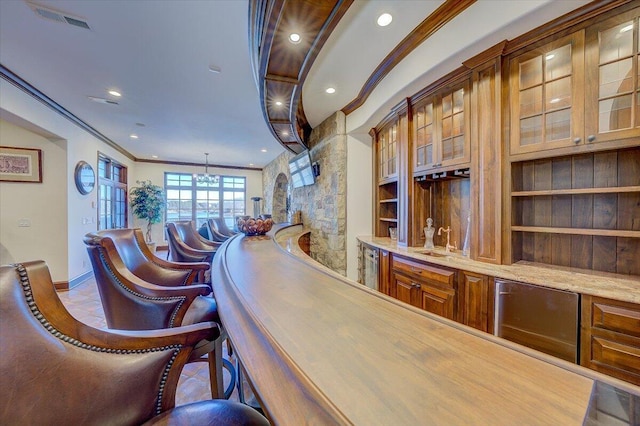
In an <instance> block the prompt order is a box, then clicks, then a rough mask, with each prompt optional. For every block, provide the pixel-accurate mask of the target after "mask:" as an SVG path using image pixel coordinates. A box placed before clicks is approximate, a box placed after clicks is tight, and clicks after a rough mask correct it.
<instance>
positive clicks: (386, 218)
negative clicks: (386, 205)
mask: <svg viewBox="0 0 640 426" xmlns="http://www.w3.org/2000/svg"><path fill="white" fill-rule="evenodd" d="M380 221H382V222H394V223H398V219H392V218H390V217H381V218H380Z"/></svg>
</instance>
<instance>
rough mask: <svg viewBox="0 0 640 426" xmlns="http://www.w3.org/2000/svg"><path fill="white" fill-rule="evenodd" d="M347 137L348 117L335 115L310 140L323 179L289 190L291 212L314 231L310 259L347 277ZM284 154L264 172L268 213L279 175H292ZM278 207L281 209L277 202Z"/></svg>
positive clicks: (313, 158) (290, 156) (312, 232)
mask: <svg viewBox="0 0 640 426" xmlns="http://www.w3.org/2000/svg"><path fill="white" fill-rule="evenodd" d="M346 143H347V137H346V134H345V116H344V114H343V113H342V112H340V111H339V112H336V113H335V114H333V115H332V116H331V117H329V118H327V119H326V120H325V121H324V122H323V123H321V124H320V125H319V126H317V127H316V128H315V129H314V130H313V132H312V133H311V137H310V138H309V150H310V154H311V160H312V161H313V162H317V163H318V164H319V165H320V176H318V177H317V178H316V183H315V184H314V185H310V186H305V187H302V188H295V189H293V188H289V191H290V194H291V210H292V211H296V210H300V211H302V221H303V223H304V224H305V226H306V227H308V228H309V229H311V257H313V258H314V259H316V260H317V261H318V262H320V263H322V264H323V265H325V266H327V267H329V268H330V269H332V270H334V271H336V272H338V273H340V274H342V275H346V273H347V259H346V257H347V254H346V242H345V231H346V186H347V184H346V182H347V180H346V172H347V170H346V168H347V145H346ZM292 157H293V154H291V153H289V152H285V153H283V154H281V155H280V156H278V157H277V158H276V159H275V160H274V161H272V162H271V163H269V164H268V165H267V166H266V167H265V168H264V169H263V171H262V176H263V177H262V182H263V194H264V198H265V204H264V206H265V212H267V213H271V212H272V211H273V208H274V202H273V198H274V197H273V196H274V192H276V191H277V190H278V187H277V186H278V184H280V185H281V183H277V179H278V176H279V175H280V174H281V173H282V174H284V175H286V177H287V180H288V182H291V175H290V174H289V159H291V158H292ZM275 207H276V208H277V207H278V205H277V202H276V206H275Z"/></svg>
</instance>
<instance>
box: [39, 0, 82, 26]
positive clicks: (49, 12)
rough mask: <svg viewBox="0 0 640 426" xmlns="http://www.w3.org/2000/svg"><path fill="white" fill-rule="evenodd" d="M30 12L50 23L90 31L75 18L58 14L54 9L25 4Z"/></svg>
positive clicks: (67, 14)
mask: <svg viewBox="0 0 640 426" xmlns="http://www.w3.org/2000/svg"><path fill="white" fill-rule="evenodd" d="M27 4H28V5H29V7H30V8H31V10H33V11H34V12H35V14H36V15H38V16H39V17H41V18H45V19H49V20H51V21H56V22H61V23H63V24H69V25H73V26H74V27H80V28H84V29H87V30H90V29H91V27H89V24H87V22H86V21H85V20H83V19H81V18H79V17H77V16H73V15H71V14H69V13H64V12H59V11H57V10H55V9H51V8H49V7H45V6H42V5H39V4H36V3H31V2H27Z"/></svg>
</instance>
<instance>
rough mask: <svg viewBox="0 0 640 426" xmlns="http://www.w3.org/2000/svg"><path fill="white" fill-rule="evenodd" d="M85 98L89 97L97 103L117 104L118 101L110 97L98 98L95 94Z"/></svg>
mask: <svg viewBox="0 0 640 426" xmlns="http://www.w3.org/2000/svg"><path fill="white" fill-rule="evenodd" d="M87 99H89V100H90V101H92V102H97V103H99V104H112V105H118V103H117V102H116V101H112V100H111V99H105V98H99V97H97V96H87Z"/></svg>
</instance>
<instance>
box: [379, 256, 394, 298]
mask: <svg viewBox="0 0 640 426" xmlns="http://www.w3.org/2000/svg"><path fill="white" fill-rule="evenodd" d="M390 280H391V254H390V253H389V252H388V251H387V250H382V249H379V250H378V291H380V292H381V293H384V294H386V295H387V296H391V288H390Z"/></svg>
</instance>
